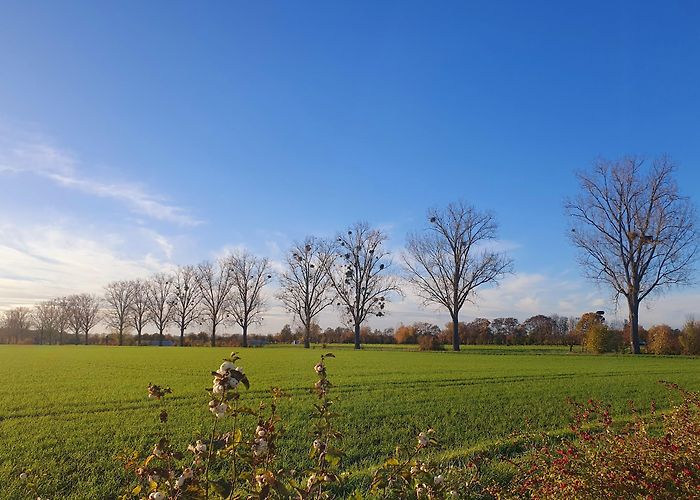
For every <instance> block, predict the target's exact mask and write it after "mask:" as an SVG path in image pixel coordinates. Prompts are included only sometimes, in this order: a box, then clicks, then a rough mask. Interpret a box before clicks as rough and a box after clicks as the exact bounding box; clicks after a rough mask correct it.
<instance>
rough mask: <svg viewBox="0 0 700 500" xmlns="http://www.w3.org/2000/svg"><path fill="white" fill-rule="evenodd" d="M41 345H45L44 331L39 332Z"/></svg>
mask: <svg viewBox="0 0 700 500" xmlns="http://www.w3.org/2000/svg"><path fill="white" fill-rule="evenodd" d="M39 345H44V329H43V328H42V329H40V330H39Z"/></svg>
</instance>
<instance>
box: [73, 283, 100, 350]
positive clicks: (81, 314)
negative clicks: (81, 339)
mask: <svg viewBox="0 0 700 500" xmlns="http://www.w3.org/2000/svg"><path fill="white" fill-rule="evenodd" d="M73 301H74V303H73V308H74V309H73V311H72V314H74V315H75V325H76V326H77V330H76V341H77V337H78V336H77V332H79V331H82V332H83V334H84V335H85V345H88V335H89V333H90V330H92V329H93V328H94V327H95V326H96V325H97V324H98V323H99V322H100V299H99V297H97V296H96V295H91V294H88V293H81V294H80V295H75V296H74V297H73Z"/></svg>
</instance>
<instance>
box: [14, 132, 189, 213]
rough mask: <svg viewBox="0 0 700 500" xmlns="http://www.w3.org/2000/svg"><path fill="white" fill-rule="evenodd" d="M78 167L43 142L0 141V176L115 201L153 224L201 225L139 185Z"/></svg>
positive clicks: (75, 161)
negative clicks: (100, 176)
mask: <svg viewBox="0 0 700 500" xmlns="http://www.w3.org/2000/svg"><path fill="white" fill-rule="evenodd" d="M80 167H81V165H80V164H79V161H78V160H77V159H76V158H75V157H74V156H73V155H71V154H70V153H69V152H67V151H64V150H62V149H60V148H57V147H55V146H53V145H51V144H50V143H49V142H47V141H36V140H34V141H22V142H10V141H8V140H7V139H5V140H2V141H0V174H3V173H4V174H6V175H7V174H15V175H21V174H31V175H35V176H39V177H42V178H45V179H49V180H50V181H52V182H53V183H55V184H56V185H58V186H60V187H63V188H66V189H74V190H76V191H80V192H82V193H85V194H88V195H92V196H97V197H100V198H109V199H113V200H116V201H118V202H121V203H123V204H124V205H126V206H127V207H128V208H129V209H130V210H131V211H132V212H135V213H137V214H141V215H144V216H147V217H150V218H152V219H156V220H162V221H167V222H173V223H175V224H179V225H183V226H195V225H198V224H200V223H201V221H199V220H198V219H196V218H195V217H194V216H192V215H191V214H190V213H189V212H188V211H187V210H185V209H184V208H182V207H178V206H176V205H173V204H171V203H168V202H167V200H166V199H164V198H163V197H162V196H159V195H156V194H154V193H152V192H150V191H149V190H147V189H146V188H145V187H144V186H142V185H140V184H137V183H130V182H107V181H104V180H100V179H95V178H91V177H89V176H88V175H86V174H85V172H84V170H85V169H81V168H80Z"/></svg>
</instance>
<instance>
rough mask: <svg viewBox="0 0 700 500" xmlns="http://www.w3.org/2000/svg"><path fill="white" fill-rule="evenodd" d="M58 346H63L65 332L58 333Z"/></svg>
mask: <svg viewBox="0 0 700 500" xmlns="http://www.w3.org/2000/svg"><path fill="white" fill-rule="evenodd" d="M58 345H63V330H61V331H59V332H58Z"/></svg>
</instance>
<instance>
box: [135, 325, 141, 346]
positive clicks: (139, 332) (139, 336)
mask: <svg viewBox="0 0 700 500" xmlns="http://www.w3.org/2000/svg"><path fill="white" fill-rule="evenodd" d="M136 345H141V328H138V329H136Z"/></svg>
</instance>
